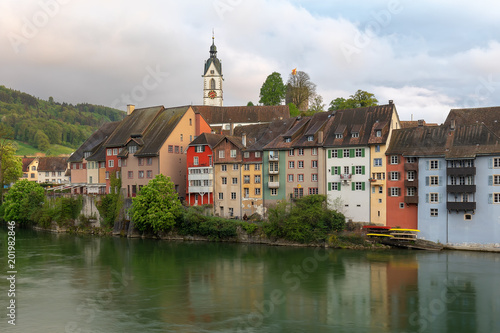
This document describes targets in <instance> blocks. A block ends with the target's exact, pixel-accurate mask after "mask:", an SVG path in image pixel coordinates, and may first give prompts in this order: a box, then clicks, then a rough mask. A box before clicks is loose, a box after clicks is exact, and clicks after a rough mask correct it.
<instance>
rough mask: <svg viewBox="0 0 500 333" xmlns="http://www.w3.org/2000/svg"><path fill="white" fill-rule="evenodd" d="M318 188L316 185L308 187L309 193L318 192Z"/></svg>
mask: <svg viewBox="0 0 500 333" xmlns="http://www.w3.org/2000/svg"><path fill="white" fill-rule="evenodd" d="M318 193H319V191H318V188H317V187H309V195H311V194H318Z"/></svg>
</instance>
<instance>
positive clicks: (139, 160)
mask: <svg viewBox="0 0 500 333" xmlns="http://www.w3.org/2000/svg"><path fill="white" fill-rule="evenodd" d="M137 162H138V163H139V166H142V165H144V159H143V158H142V157H139V158H138V159H137Z"/></svg>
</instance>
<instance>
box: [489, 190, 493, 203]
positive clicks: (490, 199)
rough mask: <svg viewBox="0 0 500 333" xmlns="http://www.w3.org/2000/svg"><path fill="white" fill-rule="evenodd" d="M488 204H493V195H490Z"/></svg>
mask: <svg viewBox="0 0 500 333" xmlns="http://www.w3.org/2000/svg"><path fill="white" fill-rule="evenodd" d="M488 203H489V204H492V203H493V193H490V194H488Z"/></svg>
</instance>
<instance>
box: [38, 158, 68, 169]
mask: <svg viewBox="0 0 500 333" xmlns="http://www.w3.org/2000/svg"><path fill="white" fill-rule="evenodd" d="M67 162H68V159H67V158H66V157H40V158H39V159H38V171H65V170H66V168H67V165H68V163H67Z"/></svg>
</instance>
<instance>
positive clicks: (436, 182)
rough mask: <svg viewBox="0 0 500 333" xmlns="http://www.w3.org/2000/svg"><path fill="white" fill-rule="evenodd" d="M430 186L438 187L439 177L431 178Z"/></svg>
mask: <svg viewBox="0 0 500 333" xmlns="http://www.w3.org/2000/svg"><path fill="white" fill-rule="evenodd" d="M429 184H430V185H431V186H438V185H439V176H430V177H429Z"/></svg>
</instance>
